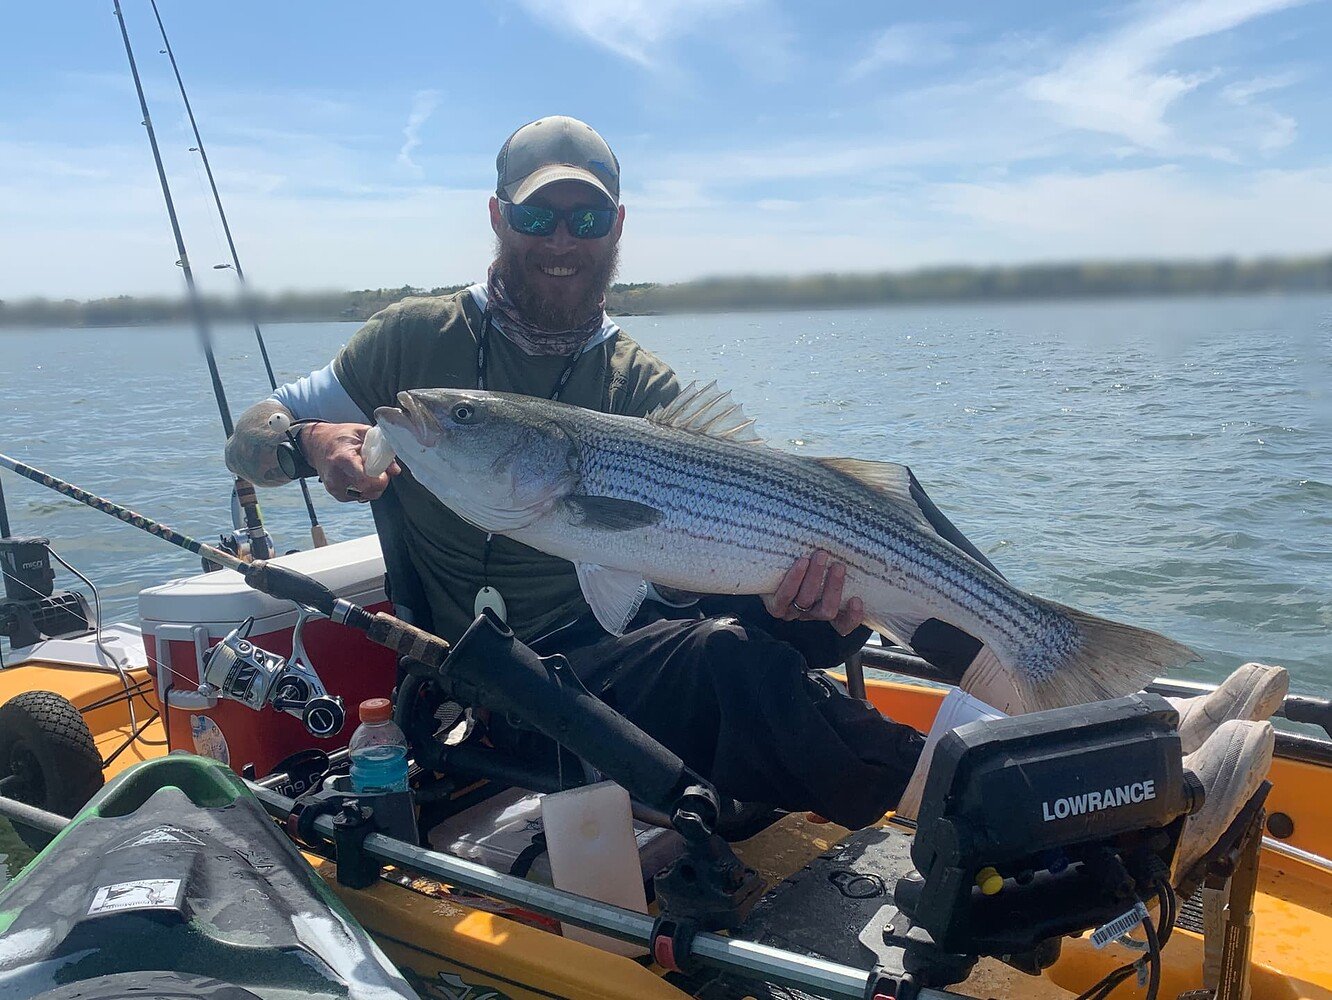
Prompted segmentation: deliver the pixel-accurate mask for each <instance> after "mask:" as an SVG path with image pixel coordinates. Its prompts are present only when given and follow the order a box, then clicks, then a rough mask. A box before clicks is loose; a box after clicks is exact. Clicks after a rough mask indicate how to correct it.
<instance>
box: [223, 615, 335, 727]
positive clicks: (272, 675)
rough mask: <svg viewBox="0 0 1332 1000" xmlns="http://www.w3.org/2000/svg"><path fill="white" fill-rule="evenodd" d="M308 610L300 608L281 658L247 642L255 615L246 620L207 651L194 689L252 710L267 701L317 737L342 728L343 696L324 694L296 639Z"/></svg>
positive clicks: (299, 639) (303, 624) (299, 641)
mask: <svg viewBox="0 0 1332 1000" xmlns="http://www.w3.org/2000/svg"><path fill="white" fill-rule="evenodd" d="M313 614H315V612H313V611H310V610H309V609H308V608H301V609H300V611H299V613H298V616H297V618H296V628H295V630H294V632H293V633H292V639H291V656H288V657H285V658H284V657H282V656H279V655H278V654H277V653H270V652H269V651H268V650H266V649H260V648H259V647H258V646H256V645H255V644H254V643H253V642H251V641H250V639H249V635H250V629H251V628H253V627H254V619H253V618H247V619H245V621H243V622H241V624H240V627H239V628H236V629H234V630H232V631H231V632H229V633H228V634H227V636H226V638H224V639H223V640H222V641H221V642H219V643H218V644H217V645H216V646H214V647H213V649H212V651H211V652H210V653H209V654H208V659H207V660H206V661H205V662H204V668H203V677H202V679H201V680H200V682H199V693H200V694H202V695H204V696H206V697H216V698H225V699H227V700H228V701H238V702H240V703H241V704H242V705H245V706H246V707H247V708H251V709H253V710H254V711H256V712H258V711H260V710H262V709H263V708H264V707H266V706H269V705H271V706H272V707H273V708H275V709H276V710H277V711H279V712H285V713H287V714H288V715H291V716H295V717H296V718H298V719H300V720H301V725H303V726H305V731H306V732H308V733H309V734H310V735H311V736H317V737H319V738H320V739H323V738H325V737H329V736H335V735H336V734H338V733H339V732H341V731H342V727H343V725H344V724H345V723H346V721H347V711H346V709H345V708H344V707H343V703H342V698H341V697H340V696H338V695H330V694H329V693H328V691H327V689H326V688H325V687H324V683H323V681H321V680H320V679H319V674H317V673H316V672H315V669H314V667H313V666H311V665H310V658H309V656H308V654H307V653H306V652H305V645H304V643H303V642H302V640H301V632H302V630H303V628H304V626H305V622H306V620H307V619H308V618H310V616H311V615H313Z"/></svg>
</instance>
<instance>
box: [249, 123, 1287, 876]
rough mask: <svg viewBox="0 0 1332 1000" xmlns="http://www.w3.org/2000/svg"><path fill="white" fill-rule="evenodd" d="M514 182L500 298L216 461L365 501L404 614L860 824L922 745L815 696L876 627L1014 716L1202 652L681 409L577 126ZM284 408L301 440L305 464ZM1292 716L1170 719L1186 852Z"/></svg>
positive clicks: (298, 389)
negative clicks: (647, 335)
mask: <svg viewBox="0 0 1332 1000" xmlns="http://www.w3.org/2000/svg"><path fill="white" fill-rule="evenodd" d="M497 173H498V177H497V184H496V193H495V196H494V197H493V198H491V200H490V223H491V228H492V229H493V230H494V232H495V236H496V244H497V249H496V259H495V261H494V263H493V264H492V265H491V267H490V271H489V274H488V280H487V281H486V283H485V284H477V285H473V286H471V287H470V288H468V289H465V290H463V291H461V292H459V293H457V294H455V295H451V296H440V297H432V298H414V299H406V300H404V301H402V302H400V303H398V304H397V305H394V306H391V307H390V308H388V309H386V310H384V311H383V312H381V313H379V314H377V315H376V316H374V317H372V318H371V319H370V320H369V322H367V323H366V324H365V326H364V327H362V328H361V329H360V330H359V331H358V332H357V333H356V334H355V335H354V336H353V337H352V339H351V340H350V341H349V342H348V344H347V345H346V346H345V347H344V348H343V349H342V351H341V352H340V353H339V354H338V356H337V357H336V358H335V359H334V360H333V362H332V363H331V364H330V365H328V366H327V367H325V368H323V369H320V370H319V371H316V372H313V373H311V375H310V376H309V377H307V378H304V379H301V380H299V381H298V382H296V383H292V384H289V385H286V386H283V387H282V388H280V389H279V390H278V391H277V392H276V393H275V394H274V396H273V397H272V398H270V399H269V400H266V401H264V402H261V403H259V404H257V405H256V406H254V407H252V408H251V409H250V410H248V411H247V412H246V413H245V414H244V416H243V417H242V418H241V420H240V421H239V422H238V424H237V428H236V434H235V435H234V436H233V438H232V439H231V441H230V442H229V443H228V447H227V464H228V466H229V467H230V468H231V469H232V470H233V471H234V472H236V473H237V474H239V475H242V476H244V477H246V478H248V479H250V480H251V481H253V482H255V483H256V484H258V485H278V484H280V483H283V482H287V481H289V480H290V478H292V476H293V475H294V474H299V473H301V472H302V471H307V470H302V469H301V468H300V462H299V459H304V461H305V462H307V463H308V467H309V469H312V470H313V471H314V472H315V473H317V474H318V475H319V476H320V477H321V478H322V480H323V482H324V485H325V487H326V488H327V489H328V491H329V493H330V494H332V495H333V496H334V497H335V498H336V499H338V500H342V501H350V500H359V501H378V502H377V503H375V505H374V507H375V517H376V525H377V527H378V529H379V531H380V534H381V537H382V538H383V539H384V541H385V546H384V547H385V558H386V561H387V562H388V565H389V574H390V579H391V581H392V584H393V587H394V594H393V598H394V602H395V604H396V605H397V606H398V607H399V609H400V613H401V612H406V613H408V614H410V615H411V616H412V617H413V618H414V619H415V620H416V621H417V622H418V623H420V624H423V625H424V626H426V627H429V628H431V629H432V630H433V631H434V632H436V633H438V634H440V635H442V636H444V637H445V638H449V639H456V638H457V636H458V635H460V634H461V632H462V631H463V630H464V629H465V628H466V626H467V625H468V624H469V623H470V622H471V621H472V619H473V618H474V617H475V615H476V614H478V613H479V612H480V610H481V609H483V608H491V609H494V610H495V611H497V612H498V613H500V614H501V615H502V616H503V617H505V618H506V620H507V621H508V622H509V624H510V625H511V626H512V627H513V629H514V630H515V632H517V634H518V636H519V638H520V639H522V640H524V641H526V642H528V643H529V644H530V645H532V646H533V647H534V648H536V649H537V650H538V652H540V653H542V654H549V653H555V652H559V653H563V654H565V655H566V656H567V657H568V659H569V661H570V663H571V664H572V665H573V667H574V669H575V671H576V672H577V673H578V674H579V676H580V677H581V678H582V679H583V680H584V682H585V683H586V684H587V685H588V687H589V688H590V689H591V690H592V691H594V692H595V693H597V694H598V695H600V696H601V697H602V698H604V699H605V700H607V701H608V702H610V703H611V704H612V705H614V706H615V707H616V708H617V709H618V710H619V711H621V712H622V713H623V714H624V715H625V716H627V717H628V718H629V719H630V720H631V721H633V722H634V723H636V724H637V725H639V726H640V727H641V728H643V729H644V730H645V731H647V732H648V733H650V734H652V735H653V736H655V737H656V738H657V739H659V740H660V741H661V742H663V743H665V744H666V745H667V746H668V747H670V748H671V749H672V750H674V751H675V752H676V753H678V754H679V755H680V756H681V757H682V758H683V759H684V760H685V762H686V763H688V764H689V765H690V766H691V767H693V768H695V769H696V770H698V771H700V772H701V773H703V774H706V775H708V776H709V777H710V778H711V779H712V780H713V782H714V783H715V784H716V785H717V786H718V788H719V789H721V790H722V791H723V792H725V793H726V794H728V795H730V796H732V797H734V798H737V799H740V800H742V801H753V802H766V803H770V804H773V805H778V806H783V807H786V808H789V809H812V810H815V811H817V812H819V813H821V814H823V815H825V816H827V817H829V818H831V819H834V820H836V821H838V822H840V823H842V824H844V825H847V826H851V827H856V826H862V825H865V824H867V823H871V822H873V821H874V820H876V819H878V818H879V817H880V816H881V815H882V814H883V813H884V812H885V811H887V810H888V809H890V808H892V806H893V805H894V804H895V803H896V802H897V800H898V797H899V796H900V795H901V792H902V789H903V787H904V786H905V784H906V782H907V779H908V778H909V777H910V775H911V773H912V770H913V768H914V767H915V764H916V761H917V758H918V757H919V755H920V750H921V745H922V739H921V737H920V735H919V734H918V733H916V732H915V731H914V730H912V729H910V728H909V727H907V726H903V725H900V724H898V723H895V722H893V721H891V720H889V719H886V718H884V717H883V716H882V715H880V714H879V713H878V712H877V711H875V710H874V709H873V708H872V707H871V706H869V705H868V704H867V703H864V702H860V701H857V700H854V699H852V698H849V697H848V696H847V695H846V694H845V693H844V692H843V691H841V690H840V689H839V688H838V687H837V686H836V685H834V684H833V683H832V682H831V681H829V680H828V679H827V678H826V677H825V676H824V675H823V674H822V673H821V669H822V668H826V667H831V666H834V665H835V664H837V663H839V662H841V661H842V660H843V659H845V657H846V656H847V655H849V654H850V653H851V652H853V651H854V650H856V649H858V648H859V647H860V646H861V645H862V644H863V643H864V641H865V640H866V638H867V637H868V635H869V630H870V628H873V629H875V630H877V631H879V632H881V633H883V634H885V635H888V636H891V637H892V638H894V639H896V640H897V641H899V642H902V643H904V644H908V645H910V646H912V647H913V648H915V649H916V650H917V651H918V652H921V653H922V654H923V655H927V656H929V657H930V658H931V659H933V660H935V661H937V662H940V663H946V664H948V665H949V666H950V667H951V668H952V669H955V670H956V671H957V676H958V678H959V681H960V682H961V684H962V686H963V687H964V688H966V689H967V690H969V691H971V692H972V693H973V694H975V695H977V696H978V697H981V698H983V699H984V700H986V701H988V702H990V703H991V704H993V705H995V706H996V707H998V708H1000V709H1002V710H1004V711H1008V712H1022V711H1032V710H1037V709H1042V708H1050V707H1056V706H1059V705H1067V704H1074V703H1077V702H1082V701H1089V700H1094V699H1097V698H1107V697H1114V696H1117V695H1121V694H1126V693H1129V692H1131V691H1134V690H1137V689H1139V688H1140V687H1141V686H1142V685H1144V684H1145V683H1147V682H1148V681H1150V680H1151V679H1152V678H1153V677H1155V676H1156V675H1158V674H1159V673H1161V672H1163V671H1164V670H1166V669H1167V668H1169V667H1171V666H1174V665H1177V664H1179V663H1183V662H1186V661H1188V660H1191V659H1195V658H1196V656H1195V654H1193V652H1192V651H1191V650H1189V649H1188V648H1187V647H1184V646H1181V645H1180V644H1178V643H1175V642H1173V641H1171V640H1169V639H1167V638H1165V637H1164V636H1161V635H1158V634H1156V633H1153V632H1148V631H1146V630H1143V629H1139V628H1135V627H1133V626H1129V625H1123V624H1119V623H1115V622H1109V621H1106V620H1105V619H1101V618H1098V617H1096V616H1094V615H1090V614H1087V613H1085V612H1082V611H1078V610H1076V609H1073V608H1069V607H1066V606H1064V605H1060V604H1056V603H1055V602H1053V601H1048V600H1044V599H1042V598H1038V597H1035V596H1033V595H1029V594H1026V593H1024V592H1022V591H1021V590H1018V589H1017V588H1016V587H1013V586H1012V585H1011V584H1010V583H1008V581H1007V580H1005V579H1004V577H1003V576H1002V575H1001V574H999V572H998V571H997V570H996V569H995V568H994V567H993V566H992V565H990V563H989V561H988V560H987V559H986V558H985V556H984V555H983V554H982V553H980V552H979V551H978V550H977V549H976V548H975V547H974V546H973V545H971V543H970V542H968V541H967V540H966V538H965V537H964V536H963V535H962V534H961V533H960V532H958V531H957V529H956V528H955V527H953V525H952V524H950V523H949V522H948V521H947V519H946V518H945V517H944V516H943V515H942V514H941V513H940V512H939V510H938V509H937V508H936V507H935V506H934V504H933V503H932V502H930V499H929V497H928V496H926V495H925V493H924V491H923V490H922V489H921V487H920V485H919V483H918V482H916V480H915V478H914V477H913V476H912V475H911V473H910V471H909V470H907V469H906V468H905V467H903V466H899V465H893V464H889V463H881V462H868V461H860V460H853V459H811V458H806V457H803V456H797V455H793V454H790V453H787V452H784V451H780V450H777V449H774V448H770V447H767V446H766V445H764V444H763V443H762V442H761V441H760V440H759V439H758V437H757V435H756V434H755V433H754V431H753V429H752V422H751V421H749V420H747V419H746V418H745V417H744V415H743V413H741V412H740V409H739V407H738V406H737V405H736V404H734V403H732V402H731V401H730V400H729V398H728V396H727V394H724V393H719V392H717V391H715V390H714V389H713V388H712V387H711V386H706V387H702V388H697V387H694V386H689V387H687V388H683V389H682V388H681V386H680V385H679V383H678V381H677V380H676V377H675V374H674V373H673V372H672V371H671V370H670V368H669V367H667V366H666V365H665V364H664V363H663V362H662V361H660V360H659V359H658V358H656V357H655V356H654V355H652V354H651V353H649V352H648V351H647V350H645V349H643V348H642V347H640V346H639V345H638V344H637V343H635V342H634V341H633V340H631V339H630V338H629V337H628V336H626V335H625V334H624V333H623V332H622V331H621V330H620V329H619V327H618V326H617V325H616V324H615V323H613V322H612V321H611V320H610V319H608V318H607V316H606V314H605V309H604V303H605V293H606V291H607V289H608V288H609V286H610V283H611V281H612V280H613V277H614V274H615V269H616V264H617V257H618V245H619V238H620V235H621V231H622V228H623V225H624V217H625V213H624V207H623V206H622V205H621V204H620V201H619V196H620V177H619V164H618V162H617V160H616V158H615V156H614V154H613V153H612V152H611V150H610V148H609V147H608V146H607V145H606V143H605V141H604V140H603V139H602V138H601V136H599V135H598V134H597V133H596V132H595V131H593V130H592V129H591V128H590V127H589V126H587V125H585V124H584V123H582V122H580V121H577V120H575V119H572V118H565V117H550V118H543V119H540V120H538V121H535V122H531V123H529V124H527V125H525V126H523V127H522V128H520V129H519V130H518V131H517V132H515V133H514V134H513V135H512V136H510V137H509V139H508V141H506V142H505V144H504V146H503V148H502V149H501V150H500V154H499V157H498V159H497ZM275 414H286V415H288V416H290V417H291V418H293V419H297V420H300V421H303V422H302V423H301V424H299V425H298V427H297V430H296V435H297V440H298V443H299V448H300V451H301V452H303V455H299V456H293V455H292V454H291V452H290V450H287V451H285V452H284V450H283V447H282V446H283V445H284V441H285V435H284V434H283V433H282V432H281V430H280V428H281V426H282V421H281V420H279V421H277V422H276V423H270V421H271V418H273V417H274V415H275ZM372 420H373V421H374V423H375V425H376V427H375V430H374V433H373V434H371V426H370V425H371V422H372ZM305 421H309V422H305ZM368 434H369V435H370V441H369V442H367V440H366V439H367V435H368ZM367 445H368V447H367ZM371 453H378V454H379V455H381V456H382V457H380V458H379V460H378V462H375V460H374V459H370V461H371V464H372V465H374V464H378V465H380V466H382V467H383V470H382V471H380V470H379V469H376V468H371V469H369V470H367V468H366V461H367V458H366V456H368V455H370V454H371ZM391 454H396V460H393V459H392V458H391ZM372 473H377V474H372ZM1284 692H1285V672H1284V671H1283V670H1281V669H1280V668H1272V667H1261V666H1258V665H1248V666H1246V667H1243V668H1241V669H1240V670H1239V671H1237V672H1236V674H1235V675H1233V676H1232V677H1231V678H1230V679H1229V680H1227V682H1226V683H1225V684H1223V685H1222V687H1221V688H1220V689H1219V690H1218V691H1217V692H1216V693H1215V694H1213V695H1211V696H1209V697H1208V698H1206V699H1197V700H1192V701H1189V702H1181V703H1180V705H1179V708H1180V709H1181V716H1182V721H1181V730H1182V732H1183V733H1184V735H1185V738H1186V743H1187V744H1188V745H1186V747H1185V750H1186V752H1189V751H1197V752H1195V753H1194V757H1193V759H1191V760H1190V762H1189V763H1190V766H1191V767H1192V768H1193V769H1194V770H1195V771H1198V772H1199V773H1200V775H1201V776H1202V777H1203V778H1204V781H1205V783H1207V784H1208V786H1209V791H1211V792H1212V793H1213V795H1215V794H1216V793H1217V790H1218V789H1219V788H1220V786H1225V788H1226V791H1225V793H1224V794H1223V795H1221V799H1223V800H1224V802H1222V803H1218V804H1216V805H1212V808H1210V809H1208V810H1206V811H1207V812H1208V813H1216V814H1217V815H1215V816H1211V817H1205V816H1204V815H1203V814H1202V813H1200V814H1198V815H1197V816H1195V817H1193V818H1192V819H1191V820H1190V826H1191V828H1192V833H1193V836H1192V837H1190V840H1191V841H1193V842H1196V844H1197V845H1200V846H1199V847H1198V849H1197V853H1198V854H1201V852H1202V851H1203V850H1205V849H1206V847H1207V846H1208V845H1210V843H1211V840H1213V839H1215V836H1216V835H1218V834H1219V833H1220V832H1221V831H1222V830H1223V829H1224V827H1225V823H1226V822H1228V819H1229V817H1228V816H1224V815H1222V813H1224V812H1225V810H1226V809H1227V808H1229V806H1228V805H1226V803H1231V802H1233V804H1234V807H1235V808H1238V806H1239V804H1241V803H1242V802H1243V801H1244V800H1245V799H1246V798H1247V797H1248V795H1249V794H1250V793H1251V792H1252V790H1253V787H1256V784H1257V781H1258V780H1261V775H1262V774H1263V773H1265V771H1266V766H1265V764H1266V760H1267V759H1268V758H1270V755H1271V750H1272V732H1271V727H1270V725H1268V724H1267V723H1266V722H1264V721H1262V720H1265V719H1266V718H1267V716H1268V715H1270V714H1271V712H1272V711H1273V710H1275V708H1276V707H1277V705H1279V704H1280V701H1281V698H1282V696H1283V695H1284ZM1245 720H1248V721H1245ZM1209 737H1210V739H1209ZM1204 741H1207V746H1206V747H1203V746H1202V744H1203V743H1204ZM1222 744H1224V746H1223V745H1222ZM1200 748H1201V749H1200ZM1237 755H1238V757H1239V758H1241V759H1242V761H1243V765H1242V767H1238V768H1237V767H1236V766H1235V764H1234V760H1235V758H1236V757H1237ZM1227 761H1229V763H1227ZM1255 774H1256V775H1257V776H1258V777H1257V778H1254V777H1253V775H1255ZM1211 798H1212V796H1209V804H1211ZM1232 815H1233V812H1232ZM1217 824H1220V825H1219V826H1218V825H1217ZM1186 836H1187V835H1186ZM1209 837H1210V838H1211V839H1208V838H1209Z"/></svg>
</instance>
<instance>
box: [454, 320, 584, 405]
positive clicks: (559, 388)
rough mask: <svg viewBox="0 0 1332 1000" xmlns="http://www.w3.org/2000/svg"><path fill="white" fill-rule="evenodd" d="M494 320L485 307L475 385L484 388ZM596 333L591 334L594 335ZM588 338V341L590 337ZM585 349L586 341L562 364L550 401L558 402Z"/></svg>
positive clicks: (478, 341)
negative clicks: (488, 348) (562, 368)
mask: <svg viewBox="0 0 1332 1000" xmlns="http://www.w3.org/2000/svg"><path fill="white" fill-rule="evenodd" d="M493 325H494V321H493V320H492V319H491V318H490V310H489V309H487V310H486V312H485V315H484V316H483V317H482V319H481V333H480V335H479V336H478V337H477V338H476V387H477V388H478V389H483V390H484V389H485V387H486V361H487V357H486V348H487V347H488V346H489V341H490V328H491V326H493ZM595 336H596V334H595V333H594V334H592V337H595ZM592 337H589V338H588V341H590V340H591V339H592ZM586 350H587V341H584V342H583V343H582V344H580V345H579V346H578V349H577V350H576V351H574V352H573V353H572V354H570V355H569V363H568V364H567V365H565V366H564V371H562V372H560V377H559V379H557V380H556V382H555V389H554V391H552V392H551V394H550V400H551V402H559V399H560V393H562V392H564V390H565V387H566V386H568V384H569V379H571V378H573V373H574V369H575V368H577V367H578V362H579V360H581V359H582V357H583V352H584V351H586Z"/></svg>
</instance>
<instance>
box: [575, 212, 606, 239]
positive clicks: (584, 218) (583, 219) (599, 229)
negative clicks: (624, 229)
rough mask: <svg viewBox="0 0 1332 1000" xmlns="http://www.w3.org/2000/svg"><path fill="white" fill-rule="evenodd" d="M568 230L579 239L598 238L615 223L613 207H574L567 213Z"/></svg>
mask: <svg viewBox="0 0 1332 1000" xmlns="http://www.w3.org/2000/svg"><path fill="white" fill-rule="evenodd" d="M568 221H569V232H571V233H573V234H574V235H575V236H577V237H578V238H579V239H580V240H599V239H601V238H602V237H603V236H605V235H606V234H607V233H609V232H610V230H611V226H613V225H614V224H615V210H614V209H613V208H576V209H574V210H573V211H572V212H570V213H569V219H568Z"/></svg>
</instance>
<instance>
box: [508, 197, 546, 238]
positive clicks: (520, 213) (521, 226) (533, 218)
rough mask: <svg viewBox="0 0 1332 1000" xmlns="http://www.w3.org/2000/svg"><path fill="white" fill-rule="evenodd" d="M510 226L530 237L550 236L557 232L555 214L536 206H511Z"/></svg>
mask: <svg viewBox="0 0 1332 1000" xmlns="http://www.w3.org/2000/svg"><path fill="white" fill-rule="evenodd" d="M508 217H509V225H511V226H512V227H513V228H514V229H516V230H518V232H520V233H526V234H527V235H528V236H549V235H550V234H551V233H553V232H554V231H555V212H554V210H553V209H549V208H538V207H537V206H536V205H513V204H510V205H509V209H508Z"/></svg>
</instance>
